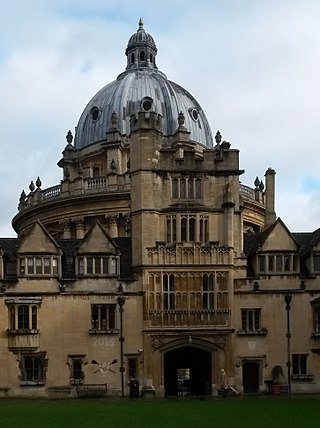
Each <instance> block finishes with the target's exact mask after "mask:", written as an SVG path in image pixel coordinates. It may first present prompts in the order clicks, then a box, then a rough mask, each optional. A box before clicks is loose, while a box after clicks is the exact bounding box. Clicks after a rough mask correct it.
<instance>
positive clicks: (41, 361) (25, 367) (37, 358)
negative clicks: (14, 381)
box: [20, 353, 47, 385]
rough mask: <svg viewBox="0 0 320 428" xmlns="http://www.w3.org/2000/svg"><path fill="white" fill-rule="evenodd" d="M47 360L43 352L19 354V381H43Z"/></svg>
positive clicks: (29, 383) (38, 383) (32, 383)
mask: <svg viewBox="0 0 320 428" xmlns="http://www.w3.org/2000/svg"><path fill="white" fill-rule="evenodd" d="M46 368H47V360H46V355H45V353H35V354H25V355H21V359H20V370H21V375H20V379H21V383H22V384H25V385H42V384H44V383H45V373H46Z"/></svg>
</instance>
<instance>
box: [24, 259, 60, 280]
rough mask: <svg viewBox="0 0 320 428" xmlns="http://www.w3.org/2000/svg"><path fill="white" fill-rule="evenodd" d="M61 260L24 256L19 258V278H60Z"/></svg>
mask: <svg viewBox="0 0 320 428" xmlns="http://www.w3.org/2000/svg"><path fill="white" fill-rule="evenodd" d="M58 275H59V258H58V257H54V256H24V257H20V258H19V276H58Z"/></svg>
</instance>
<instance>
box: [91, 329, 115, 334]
mask: <svg viewBox="0 0 320 428" xmlns="http://www.w3.org/2000/svg"><path fill="white" fill-rule="evenodd" d="M89 334H119V330H118V329H115V328H114V329H110V330H96V329H90V330H89Z"/></svg>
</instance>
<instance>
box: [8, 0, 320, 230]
mask: <svg viewBox="0 0 320 428" xmlns="http://www.w3.org/2000/svg"><path fill="white" fill-rule="evenodd" d="M0 3H1V11H0V113H1V119H0V147H1V152H0V153H1V162H0V182H1V190H0V236H1V237H6V236H15V232H14V231H13V230H12V228H11V219H12V218H13V216H14V215H15V214H16V213H17V205H18V200H19V196H20V193H21V191H22V189H24V190H25V191H26V193H28V192H29V190H28V187H29V184H30V182H31V180H34V181H35V180H36V179H37V177H38V176H40V178H41V180H42V183H43V184H42V188H47V187H50V186H53V185H56V184H59V183H60V180H61V178H62V171H61V170H60V168H58V166H57V165H56V164H57V162H58V161H59V159H60V158H61V152H62V150H63V149H64V147H65V145H66V140H65V136H66V133H67V131H68V130H69V129H71V130H72V132H73V133H74V128H75V126H76V125H77V122H78V119H79V117H80V114H81V112H82V110H83V109H84V107H85V105H86V104H87V102H88V101H89V100H90V99H91V98H92V97H93V95H95V93H96V92H97V91H98V90H99V89H101V88H102V87H103V86H105V85H106V84H107V83H109V82H111V81H112V80H114V79H115V78H116V77H117V75H118V74H120V73H121V72H122V71H123V70H124V68H125V66H126V57H125V54H124V51H125V48H126V45H127V42H128V39H129V37H130V36H131V34H133V33H134V32H135V31H136V30H137V28H138V19H139V17H140V16H141V17H142V18H143V20H144V28H145V30H146V31H147V32H148V33H150V34H151V35H152V36H153V37H154V39H155V42H156V44H157V48H158V55H157V65H158V68H159V69H160V70H161V71H163V72H164V73H165V74H166V75H167V77H168V79H170V80H172V81H174V82H176V83H179V84H180V85H181V86H183V87H185V88H186V89H187V90H188V91H189V92H191V94H192V95H193V96H194V97H195V98H196V99H197V100H198V102H199V103H200V105H201V106H202V108H203V109H204V111H205V113H206V115H207V117H208V120H209V123H210V125H211V128H212V132H213V134H215V132H216V130H218V129H219V130H220V132H221V133H222V136H223V138H224V139H226V140H228V141H229V142H230V143H231V145H232V147H233V148H238V149H239V150H240V168H241V169H244V170H245V174H244V175H242V177H241V181H242V183H243V184H246V185H249V186H253V181H254V179H255V178H256V176H258V177H259V178H260V179H264V173H265V171H266V170H267V168H268V167H272V168H274V169H275V170H276V173H277V174H276V211H277V215H278V216H279V217H281V218H282V220H283V221H284V222H285V223H286V225H287V226H288V227H289V229H290V230H291V231H294V232H298V231H313V230H315V229H317V228H318V227H320V168H319V167H320V155H319V149H318V147H319V139H320V129H319V128H320V121H319V113H320V108H319V107H320V106H319V103H320V24H319V23H320V1H319V0H197V1H186V0H170V1H167V0H162V1H153V0H134V1H132V0H116V1H113V0H90V1H89V0H28V1H26V0H10V1H9V0H8V1H6V0H0Z"/></svg>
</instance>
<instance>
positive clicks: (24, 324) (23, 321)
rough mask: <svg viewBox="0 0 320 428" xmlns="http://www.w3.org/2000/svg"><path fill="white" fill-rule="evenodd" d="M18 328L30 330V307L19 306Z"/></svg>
mask: <svg viewBox="0 0 320 428" xmlns="http://www.w3.org/2000/svg"><path fill="white" fill-rule="evenodd" d="M18 328H19V329H23V330H27V329H29V306H28V305H20V306H18Z"/></svg>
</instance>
